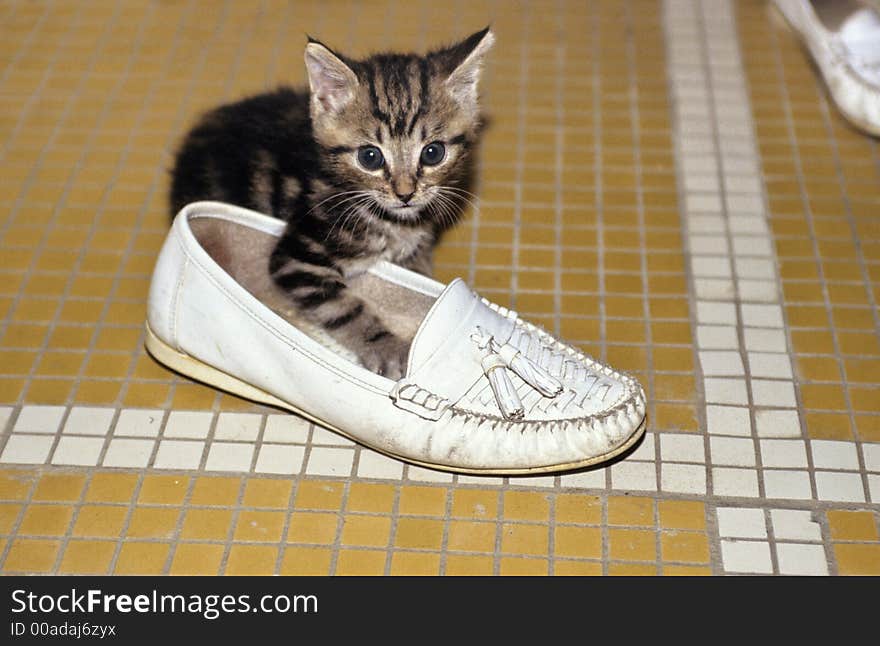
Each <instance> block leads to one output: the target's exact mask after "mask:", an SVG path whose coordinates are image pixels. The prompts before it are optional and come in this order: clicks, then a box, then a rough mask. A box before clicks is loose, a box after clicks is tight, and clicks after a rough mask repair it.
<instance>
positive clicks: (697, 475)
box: [652, 463, 706, 494]
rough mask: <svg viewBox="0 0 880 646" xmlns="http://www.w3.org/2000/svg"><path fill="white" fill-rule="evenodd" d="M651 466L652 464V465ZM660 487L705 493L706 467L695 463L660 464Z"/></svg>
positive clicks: (677, 491)
mask: <svg viewBox="0 0 880 646" xmlns="http://www.w3.org/2000/svg"><path fill="white" fill-rule="evenodd" d="M652 466H653V465H652ZM660 487H661V489H662V490H663V491H669V492H675V493H693V494H704V493H706V467H704V466H701V465H696V464H665V463H664V464H662V465H661V466H660Z"/></svg>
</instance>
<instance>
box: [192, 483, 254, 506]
mask: <svg viewBox="0 0 880 646" xmlns="http://www.w3.org/2000/svg"><path fill="white" fill-rule="evenodd" d="M240 488H241V479H240V478H231V477H223V476H199V477H198V478H197V479H196V483H195V485H194V486H193V492H192V496H191V497H190V504H192V505H222V506H233V505H236V504H238V492H239V489H240Z"/></svg>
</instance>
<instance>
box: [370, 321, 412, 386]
mask: <svg viewBox="0 0 880 646" xmlns="http://www.w3.org/2000/svg"><path fill="white" fill-rule="evenodd" d="M359 354H360V359H361V362H362V363H363V364H364V367H365V368H366V369H367V370H371V371H372V372H375V373H377V374H380V375H382V376H383V377H387V378H388V379H391V380H393V381H397V380H398V379H400V378H401V377H403V375H404V373H405V372H406V360H407V358H408V356H409V343H407V342H406V341H404V340H403V339H401V338H400V337H399V336H396V335H394V334H391V333H390V332H389V333H388V334H386V335H385V336H383V337H381V338H379V339H376V340H375V341H373V342H371V343H368V344H367V347H366V348H364V349H363V350H362V351H361V352H360V353H359Z"/></svg>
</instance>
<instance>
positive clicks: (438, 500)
mask: <svg viewBox="0 0 880 646" xmlns="http://www.w3.org/2000/svg"><path fill="white" fill-rule="evenodd" d="M446 498H447V491H446V489H442V488H439V487H420V486H413V485H410V486H406V487H402V488H401V490H400V500H399V503H398V511H399V513H401V514H412V515H416V516H443V515H445V513H446Z"/></svg>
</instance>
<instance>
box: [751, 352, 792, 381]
mask: <svg viewBox="0 0 880 646" xmlns="http://www.w3.org/2000/svg"><path fill="white" fill-rule="evenodd" d="M749 373H751V375H752V377H767V378H770V379H792V372H791V359H790V358H789V356H788V354H786V353H782V352H749Z"/></svg>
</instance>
